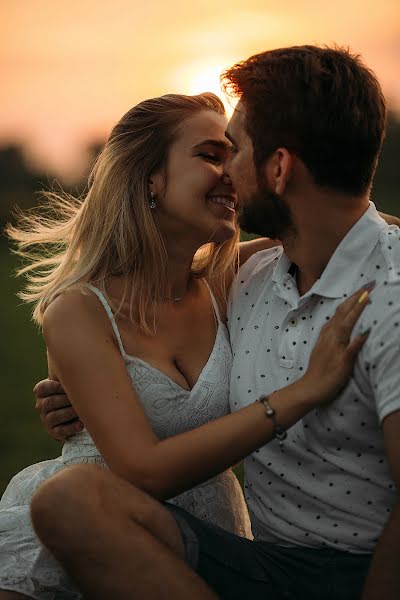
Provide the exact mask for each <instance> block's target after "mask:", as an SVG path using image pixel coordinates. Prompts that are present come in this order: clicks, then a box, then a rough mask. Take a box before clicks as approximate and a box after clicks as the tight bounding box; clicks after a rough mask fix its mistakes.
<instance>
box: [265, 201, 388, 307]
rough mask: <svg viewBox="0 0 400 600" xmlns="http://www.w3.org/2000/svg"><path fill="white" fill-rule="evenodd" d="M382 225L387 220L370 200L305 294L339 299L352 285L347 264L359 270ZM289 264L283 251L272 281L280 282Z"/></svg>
mask: <svg viewBox="0 0 400 600" xmlns="http://www.w3.org/2000/svg"><path fill="white" fill-rule="evenodd" d="M385 227H386V222H385V221H384V220H383V219H382V218H381V217H380V216H379V214H378V211H377V210H376V208H375V205H374V204H373V202H370V203H369V208H368V209H367V210H366V211H365V213H364V214H363V215H362V216H361V217H360V219H358V221H357V222H356V223H355V224H354V225H353V227H352V228H351V229H350V231H349V232H348V233H347V234H346V235H345V237H344V238H343V240H342V241H341V242H340V244H339V245H338V247H337V248H336V250H335V252H334V253H333V255H332V256H331V258H330V260H329V262H328V264H327V266H326V267H325V269H324V271H323V273H322V275H321V277H320V278H319V279H317V281H316V282H315V283H314V285H313V286H312V288H311V289H310V290H309V291H308V292H307V294H305V296H309V295H311V294H318V295H319V296H325V297H327V298H341V297H342V296H343V294H344V293H346V292H347V291H348V290H349V289H351V287H352V286H351V284H352V281H353V279H354V273H353V270H352V272H351V273H350V270H349V267H352V268H353V269H354V268H355V269H357V270H359V269H360V267H361V265H362V263H363V262H364V261H365V260H367V258H368V256H369V255H370V254H371V252H372V250H373V249H374V247H375V245H376V243H377V241H378V239H379V235H380V232H381V231H382V229H384V228H385ZM291 264H292V263H291V261H290V260H289V258H288V257H287V256H286V255H285V253H282V256H281V257H280V259H279V261H278V264H277V266H276V269H275V271H274V274H273V276H272V280H273V281H274V282H275V283H280V282H282V281H283V280H284V278H287V275H288V270H289V268H290V265H291ZM366 283H367V282H366ZM303 298H304V297H303Z"/></svg>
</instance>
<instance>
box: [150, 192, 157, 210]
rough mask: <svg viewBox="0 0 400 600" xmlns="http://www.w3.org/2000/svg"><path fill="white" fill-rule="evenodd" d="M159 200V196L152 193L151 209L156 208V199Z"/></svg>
mask: <svg viewBox="0 0 400 600" xmlns="http://www.w3.org/2000/svg"><path fill="white" fill-rule="evenodd" d="M156 198H157V194H156V193H155V192H150V203H149V205H150V208H156V207H157V204H156V200H155V199H156Z"/></svg>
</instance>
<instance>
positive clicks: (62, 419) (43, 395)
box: [33, 379, 83, 442]
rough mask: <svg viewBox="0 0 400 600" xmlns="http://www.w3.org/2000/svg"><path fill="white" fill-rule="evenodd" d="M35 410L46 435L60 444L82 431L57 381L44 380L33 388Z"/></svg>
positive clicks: (81, 425) (80, 424)
mask: <svg viewBox="0 0 400 600" xmlns="http://www.w3.org/2000/svg"><path fill="white" fill-rule="evenodd" d="M33 393H34V395H35V398H36V406H35V408H36V409H37V410H38V411H39V415H40V418H41V420H42V423H43V425H44V426H45V428H46V429H47V433H48V434H49V435H50V436H51V437H52V438H54V439H55V440H58V441H60V442H64V441H65V440H66V439H67V438H68V437H70V436H71V435H74V434H75V433H77V432H79V431H82V429H83V424H82V423H81V421H79V417H78V415H77V414H76V412H75V411H74V409H73V408H72V406H71V404H70V402H69V400H68V397H67V395H66V394H65V392H64V389H63V387H62V385H61V383H59V382H58V381H54V380H53V379H44V380H42V381H39V383H37V384H36V385H35V387H34V388H33Z"/></svg>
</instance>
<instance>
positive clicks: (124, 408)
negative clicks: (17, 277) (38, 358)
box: [44, 292, 366, 499]
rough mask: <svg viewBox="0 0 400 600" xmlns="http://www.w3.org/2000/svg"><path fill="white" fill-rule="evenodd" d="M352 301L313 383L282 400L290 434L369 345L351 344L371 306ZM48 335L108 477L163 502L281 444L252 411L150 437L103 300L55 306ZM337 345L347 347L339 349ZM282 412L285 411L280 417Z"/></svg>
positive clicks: (324, 336)
mask: <svg viewBox="0 0 400 600" xmlns="http://www.w3.org/2000/svg"><path fill="white" fill-rule="evenodd" d="M359 296H360V292H358V293H357V294H355V295H353V296H352V297H351V298H349V299H348V300H346V302H344V303H343V304H342V305H341V306H340V307H339V309H338V310H337V313H336V314H335V316H334V317H332V319H331V320H330V322H329V323H327V324H326V325H325V326H324V328H323V330H322V332H321V335H320V338H319V340H318V342H317V345H316V347H315V349H314V351H313V353H312V355H311V358H310V365H309V368H308V370H307V372H306V374H305V375H304V376H303V377H302V378H301V379H300V380H298V381H297V382H296V383H294V384H292V385H290V386H288V387H286V388H284V389H282V390H279V391H277V392H275V393H274V394H273V395H272V397H271V405H272V406H273V407H274V408H275V409H276V412H277V415H276V418H277V421H278V422H279V423H280V424H281V425H282V426H284V427H285V428H289V427H290V426H291V425H293V424H294V423H295V422H296V421H298V420H299V419H300V418H301V417H302V416H304V415H305V414H306V413H307V412H308V411H310V410H311V409H312V408H314V407H315V406H317V405H319V404H321V403H322V402H326V401H328V400H330V399H332V398H333V397H335V395H336V394H337V393H338V391H339V390H340V389H341V388H342V387H343V385H344V384H345V383H346V381H347V379H348V377H349V376H350V374H351V372H352V369H353V364H354V360H355V357H356V355H357V353H358V351H359V349H360V348H361V346H362V344H363V343H364V341H365V337H361V336H358V337H357V338H356V339H355V340H354V341H353V342H351V343H350V344H348V345H347V344H344V343H343V340H349V339H350V334H351V331H352V328H353V326H354V324H355V322H356V320H357V319H358V317H359V315H360V313H361V312H362V310H363V308H364V306H365V303H366V298H364V301H363V302H362V303H360V302H358V298H359ZM44 334H45V338H46V342H47V346H48V352H49V356H50V359H51V365H52V370H53V371H52V373H51V376H52V377H55V378H57V379H59V381H60V382H61V383H62V385H63V387H64V389H65V391H66V393H67V395H68V398H69V399H70V401H71V403H72V405H73V407H74V408H75V410H76V411H77V413H78V414H79V415H80V417H81V418H82V421H83V422H84V423H85V426H86V428H87V429H88V431H89V433H90V435H91V436H92V438H93V440H94V442H95V444H96V446H97V448H98V449H99V451H100V453H101V455H102V456H103V458H104V460H105V461H106V463H107V464H108V466H109V467H110V469H111V470H113V471H114V472H115V473H117V474H118V475H120V476H121V477H123V478H125V479H127V480H128V481H130V482H132V483H134V484H135V485H137V486H139V487H140V488H142V489H144V490H145V491H147V492H148V493H150V494H151V495H152V496H154V497H156V498H159V499H166V498H170V497H172V496H175V495H176V494H178V493H180V492H182V491H184V490H186V489H189V488H190V487H193V486H194V485H197V484H199V483H201V482H203V481H205V480H207V479H209V478H210V477H212V476H213V475H215V474H217V473H219V472H221V471H223V470H225V469H226V468H228V467H230V466H231V465H234V464H235V463H237V462H238V461H239V460H241V459H242V458H244V457H245V456H247V455H248V454H250V453H251V452H252V451H254V450H256V449H257V448H259V447H261V446H263V445H264V444H266V443H267V442H268V441H270V440H271V439H272V438H273V437H274V427H273V422H272V421H271V419H269V418H268V417H267V416H266V414H265V410H264V407H263V406H262V405H261V404H260V403H259V402H255V403H254V404H252V405H251V406H248V407H246V408H243V409H241V410H239V411H237V412H236V413H234V414H230V415H227V416H225V417H222V418H219V419H217V420H215V421H212V422H210V423H208V424H206V425H203V426H201V427H198V428H197V429H193V430H191V431H188V432H185V433H182V434H180V435H177V436H174V437H170V438H167V439H165V440H162V441H160V440H159V439H158V438H157V436H156V435H155V433H154V431H153V430H152V428H151V426H150V423H149V421H148V419H147V417H146V415H145V412H144V410H143V408H142V406H141V403H140V401H139V399H138V396H137V394H136V392H135V390H134V388H133V386H132V382H131V380H130V378H129V375H128V373H127V370H126V366H125V363H124V360H123V358H122V356H121V354H120V352H119V349H118V348H117V345H116V342H115V340H114V337H113V332H112V328H111V325H110V323H109V321H108V320H107V324H106V317H105V315H104V313H103V309H102V308H101V307H100V305H99V303H98V302H97V300H96V299H94V298H93V297H91V296H83V295H81V294H79V293H74V292H71V293H67V294H65V295H63V296H61V297H59V298H57V299H56V300H55V301H54V302H53V303H52V304H51V305H50V306H49V308H48V309H47V310H46V313H45V318H44ZM339 340H340V341H339ZM278 407H279V408H278Z"/></svg>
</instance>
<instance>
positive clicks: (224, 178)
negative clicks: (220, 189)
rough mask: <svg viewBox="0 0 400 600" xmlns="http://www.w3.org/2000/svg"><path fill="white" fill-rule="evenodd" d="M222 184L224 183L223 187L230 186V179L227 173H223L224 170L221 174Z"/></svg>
mask: <svg viewBox="0 0 400 600" xmlns="http://www.w3.org/2000/svg"><path fill="white" fill-rule="evenodd" d="M222 182H223V183H225V185H232V181H231V178H230V177H229V175H228V173H225V170H224V171H223V173H222Z"/></svg>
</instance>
